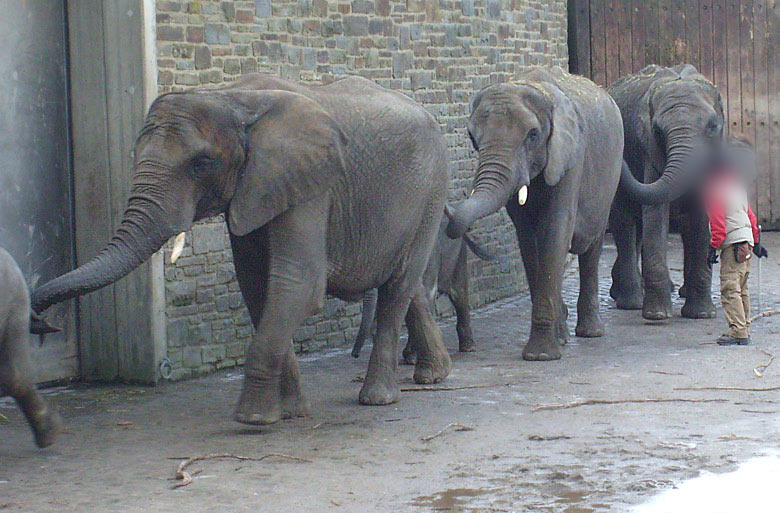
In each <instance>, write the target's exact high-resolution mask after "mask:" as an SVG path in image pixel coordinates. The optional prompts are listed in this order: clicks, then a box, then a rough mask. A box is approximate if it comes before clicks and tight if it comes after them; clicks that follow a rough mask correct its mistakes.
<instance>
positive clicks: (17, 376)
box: [0, 248, 62, 447]
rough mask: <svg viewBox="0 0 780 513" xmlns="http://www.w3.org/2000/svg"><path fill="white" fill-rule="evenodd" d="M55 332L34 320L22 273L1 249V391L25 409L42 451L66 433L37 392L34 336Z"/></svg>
mask: <svg viewBox="0 0 780 513" xmlns="http://www.w3.org/2000/svg"><path fill="white" fill-rule="evenodd" d="M31 321H32V322H31ZM53 331H56V330H55V329H54V328H52V327H51V326H49V325H47V324H46V323H45V322H43V321H42V320H41V319H40V318H38V317H37V315H33V318H32V320H31V318H30V295H29V292H28V291H27V283H25V281H24V276H22V271H21V270H20V269H19V266H17V265H16V262H15V261H14V259H13V258H12V257H11V255H9V254H8V252H6V251H5V250H4V249H2V248H0V391H2V392H3V393H4V394H8V395H10V396H11V397H13V398H14V400H15V401H16V403H17V404H18V405H19V407H20V408H21V409H22V412H23V413H24V416H25V418H26V419H27V422H28V423H29V424H30V427H31V428H32V430H33V434H34V435H35V443H36V444H37V445H38V447H48V446H49V445H51V444H53V443H54V441H55V440H56V439H57V436H58V435H59V433H60V431H62V420H60V416H59V415H58V414H57V412H56V411H55V410H53V409H52V408H51V407H50V406H49V405H48V404H46V401H44V400H43V398H42V397H41V394H40V393H38V390H37V389H36V388H35V382H34V378H33V375H34V371H33V368H32V362H31V360H30V348H29V344H30V333H31V332H32V333H37V334H44V333H51V332H53Z"/></svg>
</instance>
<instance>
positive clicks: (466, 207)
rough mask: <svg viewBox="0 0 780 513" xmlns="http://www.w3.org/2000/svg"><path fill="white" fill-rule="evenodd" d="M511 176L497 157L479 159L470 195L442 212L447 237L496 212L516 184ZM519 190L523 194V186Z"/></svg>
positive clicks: (459, 235)
mask: <svg viewBox="0 0 780 513" xmlns="http://www.w3.org/2000/svg"><path fill="white" fill-rule="evenodd" d="M514 175H515V173H514V172H513V171H512V169H511V168H510V167H508V166H506V165H505V164H503V163H502V162H501V161H500V160H497V159H492V158H489V157H488V158H480V165H479V170H478V171H477V177H476V179H475V181H474V190H473V191H472V193H471V196H469V197H468V198H467V199H466V200H464V201H462V202H460V203H458V204H457V205H455V206H454V207H452V208H449V209H448V211H445V213H446V214H447V216H448V217H449V218H450V222H449V224H448V225H447V236H448V237H449V238H451V239H457V238H460V237H462V236H463V234H465V233H466V231H467V230H468V229H469V228H470V227H471V225H472V224H473V223H474V222H475V221H477V220H478V219H482V218H483V217H486V216H488V215H490V214H493V213H495V212H498V211H499V209H500V208H501V207H502V206H504V205H506V203H507V201H509V196H510V195H511V194H512V192H513V191H514V190H515V184H516V183H517V179H516V177H515V176H514ZM525 181H527V180H525ZM523 186H525V183H524V184H523ZM521 191H525V194H526V195H527V187H521ZM523 199H525V198H523ZM523 202H524V201H523Z"/></svg>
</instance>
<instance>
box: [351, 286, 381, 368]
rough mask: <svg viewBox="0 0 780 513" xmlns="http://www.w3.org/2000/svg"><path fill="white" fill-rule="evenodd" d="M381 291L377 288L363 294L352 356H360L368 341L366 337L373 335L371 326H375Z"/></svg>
mask: <svg viewBox="0 0 780 513" xmlns="http://www.w3.org/2000/svg"><path fill="white" fill-rule="evenodd" d="M378 294H379V292H378V291H377V289H371V290H369V291H368V292H366V293H365V294H363V310H362V312H361V314H360V329H359V330H358V334H357V338H356V339H355V345H354V346H353V347H352V356H354V357H355V358H357V357H359V356H360V350H361V349H363V345H364V344H365V343H366V339H368V337H370V336H371V328H372V327H373V326H374V317H375V315H376V300H377V296H378Z"/></svg>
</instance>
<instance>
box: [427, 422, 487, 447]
mask: <svg viewBox="0 0 780 513" xmlns="http://www.w3.org/2000/svg"><path fill="white" fill-rule="evenodd" d="M449 428H455V431H474V428H473V427H471V426H466V425H464V424H458V423H457V422H453V423H450V424H447V425H446V426H444V429H442V430H441V431H438V432H436V433H434V434H432V435H428V436H424V437H422V438H421V439H420V440H422V441H423V442H430V441H431V440H433V439H434V438H438V437H440V436H441V435H443V434H444V433H445V431H447V430H448V429H449Z"/></svg>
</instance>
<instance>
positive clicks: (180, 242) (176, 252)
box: [171, 232, 186, 264]
mask: <svg viewBox="0 0 780 513" xmlns="http://www.w3.org/2000/svg"><path fill="white" fill-rule="evenodd" d="M185 238H186V233H185V232H181V233H180V234H179V235H177V236H176V240H174V241H173V251H171V264H175V263H176V261H177V260H178V259H179V257H180V256H181V252H182V251H184V240H185Z"/></svg>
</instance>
